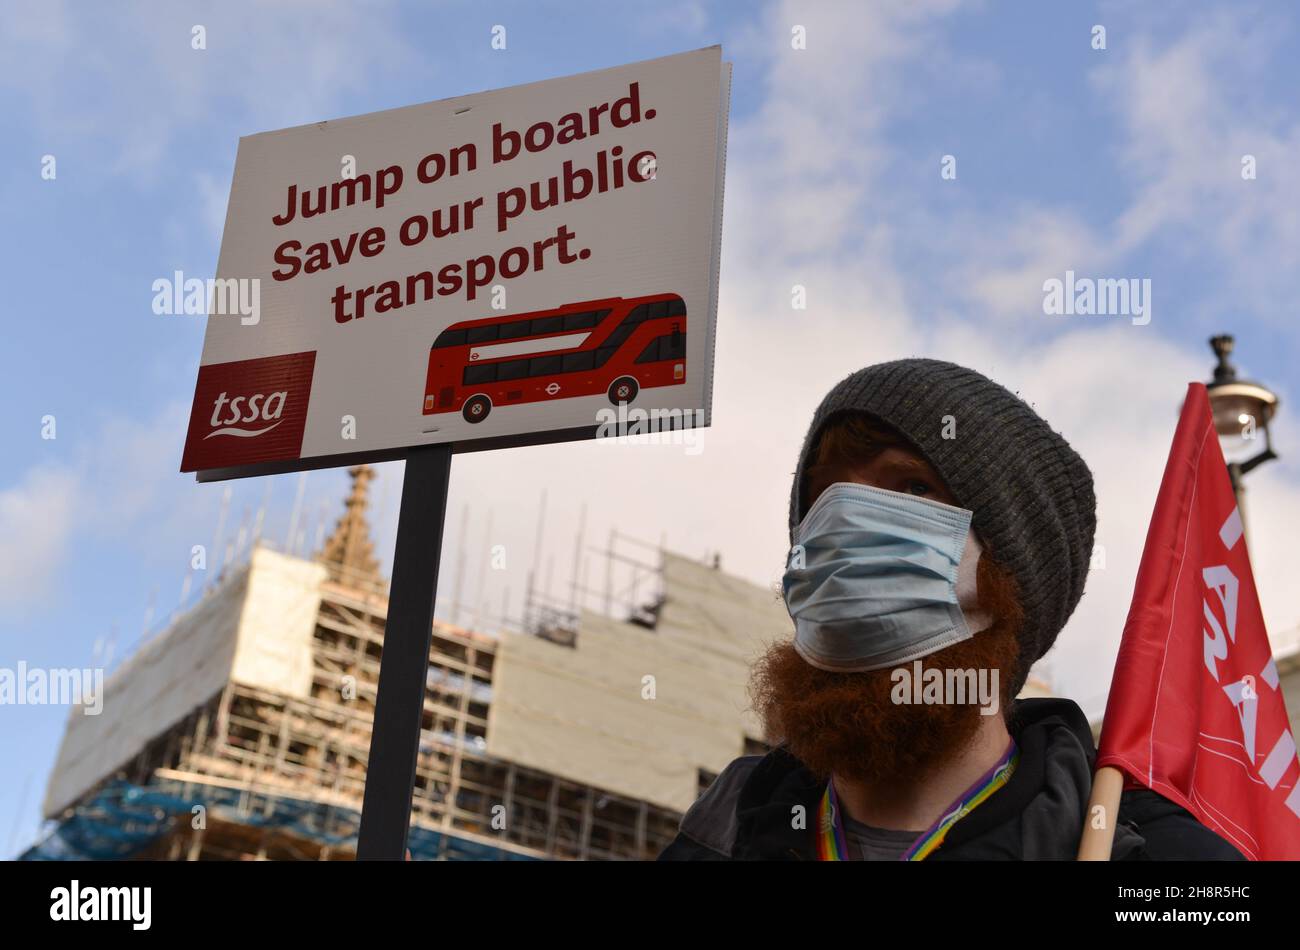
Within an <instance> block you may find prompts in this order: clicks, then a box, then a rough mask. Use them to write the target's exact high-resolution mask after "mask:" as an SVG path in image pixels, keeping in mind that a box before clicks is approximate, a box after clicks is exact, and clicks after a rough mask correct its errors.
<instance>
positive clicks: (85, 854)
mask: <svg viewBox="0 0 1300 950" xmlns="http://www.w3.org/2000/svg"><path fill="white" fill-rule="evenodd" d="M186 789H196V787H195V786H192V785H190V786H181V785H180V784H179V783H168V784H167V786H166V787H163V786H161V785H147V786H140V785H133V784H132V783H130V782H126V781H120V780H119V781H114V782H110V783H108V784H106V785H105V786H103V787H102V788H101V789H100V790H99V791H98V792H97V793H96V794H95V795H94V796H93V797H92V798H90V799H89V800H87V801H84V802H82V803H81V804H79V805H77V806H76V807H74V808H73V810H72V814H71V815H69V816H67V817H65V818H63V819H61V820H60V821H59V822H58V823H57V824H56V826H55V827H54V828H53V829H52V830H51V831H50V832H49V834H47V835H46V837H45V838H44V839H43V840H42V841H40V842H39V843H37V844H35V845H33V846H32V847H31V848H29V849H28V850H27V851H26V852H24V853H23V854H22V855H20V856H19V860H20V861H111V860H122V859H126V858H131V857H133V856H135V855H137V854H139V853H140V852H141V851H143V850H145V849H146V848H148V847H149V845H151V844H152V843H154V842H155V841H156V840H158V838H160V837H161V836H162V835H164V834H166V833H167V832H168V831H169V830H170V829H171V828H172V826H173V825H174V824H175V822H176V821H177V819H178V818H179V819H181V820H185V821H188V820H190V817H191V816H192V815H194V814H195V809H196V808H197V807H199V806H202V807H203V808H204V809H206V810H208V811H209V812H210V813H211V814H214V815H217V816H219V817H221V818H223V819H224V820H227V821H237V822H239V823H241V824H245V825H250V826H253V827H263V828H274V829H276V830H281V831H286V832H291V833H293V834H296V835H298V836H300V837H302V838H305V839H307V840H310V841H313V842H316V843H319V844H328V845H332V846H334V845H341V846H346V847H350V848H355V847H356V840H357V829H358V828H359V826H360V823H361V815H360V814H359V813H358V812H356V811H354V810H352V809H346V808H339V807H337V806H331V805H328V804H325V803H322V802H314V801H310V800H304V799H296V798H290V797H286V796H282V795H265V794H255V795H251V796H250V795H249V793H248V792H246V791H241V790H239V789H227V788H220V787H216V786H201V787H198V788H197V790H195V791H193V792H191V793H185V790H186ZM408 847H409V849H410V851H411V857H412V858H413V859H414V860H417V861H439V860H441V861H465V860H469V861H502V860H507V861H515V860H522V861H531V860H536V859H535V858H533V857H531V856H529V855H522V854H518V853H517V852H514V851H509V850H506V849H504V848H499V847H496V846H494V845H491V844H488V843H484V842H479V841H473V840H469V839H466V838H462V837H460V836H458V835H450V834H446V833H444V832H440V831H435V830H432V829H429V828H423V827H420V826H418V825H413V826H412V827H411V829H410V833H409V835H408Z"/></svg>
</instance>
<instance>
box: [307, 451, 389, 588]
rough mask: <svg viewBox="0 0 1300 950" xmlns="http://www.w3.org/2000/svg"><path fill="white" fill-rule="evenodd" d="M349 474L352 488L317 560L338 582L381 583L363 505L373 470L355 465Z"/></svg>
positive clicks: (349, 583) (366, 501) (349, 470)
mask: <svg viewBox="0 0 1300 950" xmlns="http://www.w3.org/2000/svg"><path fill="white" fill-rule="evenodd" d="M348 474H349V475H351V476H352V491H351V492H349V493H348V499H347V501H346V502H345V504H346V510H345V511H344V512H343V517H341V518H340V519H339V520H338V523H337V524H336V525H335V526H334V533H333V534H331V535H330V536H329V539H328V540H327V541H326V542H325V547H324V548H322V549H321V553H320V560H321V561H323V562H324V563H325V566H326V567H327V568H329V571H330V575H331V576H332V577H333V578H334V579H335V580H337V581H339V582H340V583H343V584H348V585H349V586H353V587H359V586H368V585H369V583H374V584H381V585H382V584H383V582H384V579H383V577H382V576H381V575H380V573H379V562H378V561H376V560H375V557H374V545H373V544H372V543H371V541H370V522H369V521H368V519H367V518H366V509H367V508H368V507H369V505H370V499H369V498H368V496H367V492H368V490H369V486H370V481H371V479H373V478H374V477H375V470H374V469H373V468H371V467H370V466H369V465H357V466H355V467H353V468H350V469H348Z"/></svg>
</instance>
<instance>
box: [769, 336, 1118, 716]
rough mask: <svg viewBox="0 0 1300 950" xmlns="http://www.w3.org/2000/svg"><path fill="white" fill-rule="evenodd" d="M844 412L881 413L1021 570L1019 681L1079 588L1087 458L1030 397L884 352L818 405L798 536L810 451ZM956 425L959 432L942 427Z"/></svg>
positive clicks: (1092, 509) (1090, 527)
mask: <svg viewBox="0 0 1300 950" xmlns="http://www.w3.org/2000/svg"><path fill="white" fill-rule="evenodd" d="M846 412H862V413H866V414H867V415H870V416H874V417H875V418H876V419H878V420H880V421H881V422H884V423H886V424H887V425H890V426H892V427H893V428H895V429H897V430H898V431H899V433H901V434H902V435H903V437H904V438H906V439H907V440H908V441H909V442H911V443H912V445H913V446H914V447H915V448H916V450H917V451H918V452H919V453H920V454H921V455H922V456H924V457H925V459H926V460H927V461H929V463H930V464H931V466H933V468H934V470H935V471H936V472H938V473H939V476H940V477H941V478H942V479H943V480H944V482H945V483H947V485H948V488H949V489H950V490H951V491H952V493H953V495H954V496H955V497H956V499H957V502H958V504H959V505H961V507H963V508H967V509H969V510H970V511H972V512H974V516H973V518H972V520H971V523H972V526H973V528H974V530H975V532H976V534H977V535H979V538H980V540H981V541H982V543H983V544H984V547H985V549H986V551H987V552H988V555H989V556H990V557H992V558H993V559H994V560H995V561H997V562H998V563H999V564H1000V565H1002V567H1004V568H1006V569H1007V570H1008V571H1010V572H1011V574H1012V576H1013V577H1014V578H1015V580H1016V586H1017V588H1018V592H1019V595H1020V602H1021V606H1022V607H1023V608H1024V612H1025V622H1024V627H1023V628H1022V630H1021V631H1020V663H1019V670H1018V675H1017V679H1016V682H1015V684H1014V691H1013V692H1012V695H1013V696H1014V695H1015V694H1016V693H1019V692H1020V689H1021V687H1022V686H1023V685H1024V682H1025V679H1026V678H1027V676H1028V674H1029V667H1030V666H1031V665H1033V663H1034V662H1035V661H1036V660H1038V659H1039V658H1040V657H1041V656H1042V655H1043V654H1045V653H1046V652H1047V651H1048V650H1049V649H1050V648H1051V646H1052V643H1053V642H1054V641H1055V640H1056V636H1057V634H1058V633H1060V632H1061V628H1062V627H1064V626H1065V622H1066V620H1068V619H1069V617H1070V614H1071V613H1072V612H1073V611H1074V608H1075V606H1076V605H1077V604H1078V603H1079V598H1080V597H1081V596H1083V586H1084V582H1085V580H1086V579H1087V576H1088V566H1089V563H1090V560H1091V557H1092V542H1093V533H1094V531H1095V530H1096V527H1097V502H1096V498H1095V497H1094V495H1093V489H1092V473H1091V472H1090V471H1089V470H1088V466H1087V465H1086V464H1085V463H1084V461H1083V459H1081V458H1080V457H1079V456H1078V454H1077V453H1076V452H1075V451H1074V450H1073V449H1072V448H1070V445H1069V443H1067V442H1066V441H1065V439H1063V438H1062V437H1061V436H1060V435H1058V434H1057V433H1056V432H1054V431H1053V430H1052V428H1051V427H1050V426H1049V425H1048V424H1047V422H1046V421H1045V420H1044V419H1043V418H1042V417H1041V416H1039V415H1038V414H1037V413H1036V412H1034V410H1033V409H1031V408H1030V407H1029V405H1028V404H1027V403H1025V402H1024V401H1023V400H1021V399H1020V398H1019V397H1018V396H1016V395H1014V394H1013V393H1011V392H1009V391H1008V390H1006V389H1004V388H1003V387H1002V386H999V385H998V384H997V383H995V382H993V381H992V380H990V379H988V378H987V377H985V376H983V375H981V374H980V373H977V372H975V371H974V370H971V369H966V368H965V367H963V366H957V365H956V364H954V363H944V362H941V361H939V360H927V359H907V360H896V361H894V362H891V363H879V364H877V365H875V366H868V367H867V368H866V369H862V370H859V371H858V372H856V373H854V374H853V375H851V376H848V377H846V378H845V379H843V380H842V381H841V382H840V383H839V384H838V385H836V386H835V388H834V389H832V390H831V391H830V392H829V393H828V394H827V395H826V398H825V399H823V400H822V403H821V405H820V406H819V407H818V408H817V412H816V413H815V414H814V415H813V420H812V425H811V426H810V427H809V429H808V434H807V435H806V436H805V437H804V442H803V448H802V449H801V450H800V452H799V465H798V468H797V469H796V470H795V476H794V485H793V486H792V488H791V491H790V537H791V544H793V543H794V531H795V528H796V527H798V524H799V522H800V520H802V518H803V515H804V512H803V511H802V510H801V495H802V490H801V489H802V487H803V479H804V467H805V464H806V463H807V459H808V454H809V451H810V450H811V449H812V448H813V446H815V445H816V444H817V439H818V438H819V437H820V435H821V431H822V428H823V427H824V426H825V425H826V423H827V422H828V421H829V420H830V419H831V418H832V417H833V416H835V415H837V414H843V413H846ZM946 416H951V417H952V421H953V422H954V423H955V425H954V426H953V427H948V426H946V425H945V423H946V422H947V421H948V420H946V419H945V417H946ZM946 428H948V429H949V431H948V432H947V433H945V429H946ZM953 428H955V437H953V438H944V435H945V434H948V435H953V431H952V429H953Z"/></svg>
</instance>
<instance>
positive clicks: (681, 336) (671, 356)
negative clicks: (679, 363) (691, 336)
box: [659, 327, 686, 360]
mask: <svg viewBox="0 0 1300 950" xmlns="http://www.w3.org/2000/svg"><path fill="white" fill-rule="evenodd" d="M685 356H686V334H685V333H683V332H682V331H681V330H679V329H677V328H676V327H673V332H672V333H669V334H668V335H667V336H661V337H660V338H659V358H660V359H661V360H680V359H684V358H685Z"/></svg>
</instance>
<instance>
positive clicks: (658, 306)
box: [646, 300, 668, 320]
mask: <svg viewBox="0 0 1300 950" xmlns="http://www.w3.org/2000/svg"><path fill="white" fill-rule="evenodd" d="M666 316H668V301H667V300H656V301H655V302H654V303H652V304H650V305H649V309H648V310H647V311H646V319H647V320H658V319H659V318H660V317H666Z"/></svg>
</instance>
